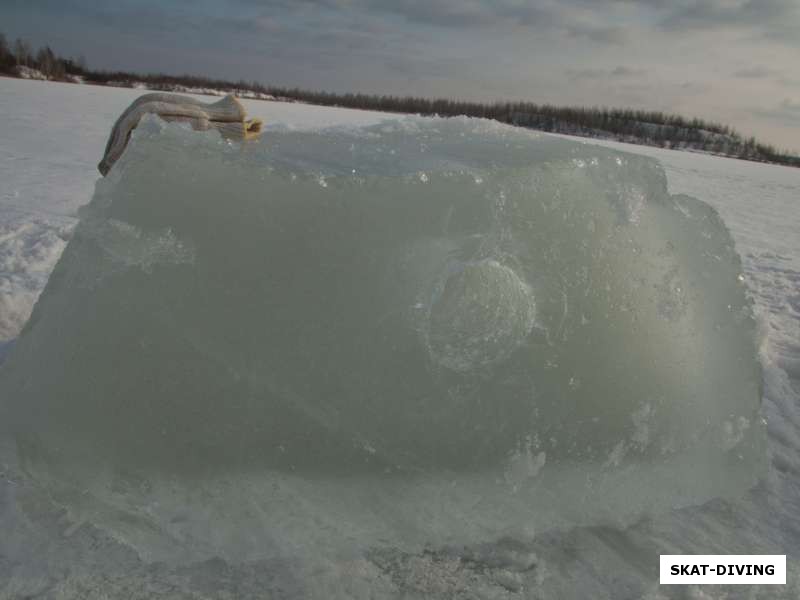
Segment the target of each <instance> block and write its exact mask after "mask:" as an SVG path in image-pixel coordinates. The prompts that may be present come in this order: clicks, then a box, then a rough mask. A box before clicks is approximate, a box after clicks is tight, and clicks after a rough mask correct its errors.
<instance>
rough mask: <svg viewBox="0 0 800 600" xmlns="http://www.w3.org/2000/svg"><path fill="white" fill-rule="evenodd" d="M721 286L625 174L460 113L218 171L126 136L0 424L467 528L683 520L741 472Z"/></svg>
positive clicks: (62, 460) (708, 255) (12, 382)
mask: <svg viewBox="0 0 800 600" xmlns="http://www.w3.org/2000/svg"><path fill="white" fill-rule="evenodd" d="M739 275H740V263H739V258H738V257H737V255H736V253H735V250H734V247H733V243H732V241H731V238H730V235H729V234H728V231H727V230H726V228H725V226H724V225H723V223H722V222H721V220H720V219H719V217H718V216H717V214H716V212H715V211H714V210H713V209H711V208H710V207H709V206H707V205H706V204H703V203H702V202H699V201H698V200H695V199H692V198H689V197H686V196H673V195H670V194H669V193H668V191H667V187H666V180H665V176H664V173H663V170H662V169H661V167H660V166H659V165H658V164H657V163H656V162H654V161H652V160H650V159H647V158H644V157H639V156H634V155H628V154H623V153H618V152H615V151H611V150H608V149H603V148H600V147H597V146H593V145H591V144H583V143H576V142H572V141H567V140H562V139H556V138H552V137H547V136H541V135H536V134H533V133H530V132H526V131H523V130H519V129H514V128H511V127H506V126H501V125H497V124H493V123H490V122H487V121H482V120H471V119H449V120H444V119H441V120H440V119H417V118H408V119H404V120H400V121H390V122H386V123H384V124H381V125H378V126H372V127H366V128H361V129H331V130H324V131H318V132H294V131H290V130H285V131H278V130H273V131H270V132H268V133H267V134H266V135H265V136H264V138H263V139H262V140H261V141H260V142H259V143H255V144H251V145H248V146H243V147H240V146H237V145H231V144H228V143H225V142H222V141H221V140H220V139H219V138H218V137H215V136H214V135H213V134H198V133H193V132H189V131H186V130H184V129H183V128H181V127H180V126H178V125H175V124H170V125H165V124H163V123H161V122H158V121H156V120H151V121H149V122H148V123H146V124H145V125H143V126H142V127H140V128H139V129H138V130H137V131H136V133H135V135H134V139H133V140H132V143H131V146H130V147H129V149H128V151H127V152H126V154H125V155H124V157H123V158H122V160H121V161H120V162H119V163H118V164H117V165H116V166H115V167H114V169H113V170H112V171H111V173H110V174H109V177H108V178H107V179H106V180H102V181H99V182H98V184H97V190H96V193H95V197H94V198H93V200H92V202H91V204H90V205H89V206H88V207H87V209H86V210H85V211H84V214H83V215H82V221H81V223H80V225H79V226H78V228H77V230H76V232H75V235H74V237H73V238H72V240H71V241H70V242H69V245H68V247H67V248H66V250H65V252H64V254H63V256H62V258H61V261H60V262H59V264H58V266H57V267H56V269H55V271H54V273H53V275H52V277H51V278H50V281H49V283H48V285H47V288H46V289H45V291H44V292H43V294H42V295H41V298H40V299H39V302H38V304H37V305H36V308H35V310H34V312H33V315H32V317H31V319H30V321H29V323H28V324H27V326H26V327H25V329H24V331H23V333H22V335H21V336H20V339H19V341H18V342H17V343H16V346H15V347H14V349H13V351H12V353H11V356H9V358H8V359H7V361H6V363H5V364H4V365H3V366H2V368H1V369H0V398H2V404H3V408H2V410H3V413H4V415H5V419H6V422H7V423H8V424H9V425H10V427H11V428H12V429H13V430H14V432H15V433H16V434H17V436H18V438H19V440H20V449H21V452H22V454H23V455H26V453H27V455H29V456H30V457H31V460H32V461H34V462H35V461H36V460H39V461H40V462H42V464H44V463H46V464H48V465H61V466H59V467H52V469H54V470H55V471H58V469H61V468H63V469H64V472H69V469H70V467H69V465H73V466H74V465H78V464H80V465H84V466H85V464H87V461H90V462H91V461H99V462H102V463H105V464H109V465H111V466H112V468H116V469H124V470H126V472H130V471H131V470H135V471H137V472H140V473H143V474H144V475H142V477H145V478H147V477H149V476H150V475H148V474H153V475H152V476H153V477H161V476H169V477H173V476H176V475H178V476H180V475H181V474H187V473H191V474H192V476H199V477H201V478H202V477H213V476H218V475H219V474H220V473H226V474H230V473H235V472H239V471H247V472H250V473H252V472H261V473H269V472H273V473H285V474H290V475H291V477H295V478H299V481H302V482H303V483H302V485H303V486H313V485H314V482H315V481H319V482H322V481H325V482H326V483H325V484H324V485H326V486H327V485H333V486H338V485H342V486H344V488H343V489H348V490H350V491H348V492H347V493H348V494H349V493H351V492H352V490H353V489H355V487H353V486H358V485H362V484H363V482H365V481H369V482H370V484H369V486H370V489H371V490H373V492H371V493H374V494H380V493H381V492H379V491H376V490H381V489H383V490H385V495H386V496H385V498H384V500H385V502H391V498H392V497H398V494H400V495H402V494H404V493H405V494H409V495H411V494H419V495H420V496H419V497H430V498H434V497H435V498H441V496H440V494H441V493H442V492H441V489H444V488H445V487H446V488H447V489H448V490H451V491H448V492H447V493H448V495H449V497H450V500H449V501H448V503H447V506H449V508H447V509H444V508H443V509H442V510H447V511H456V512H458V514H460V515H463V516H464V518H465V519H467V520H471V522H473V523H476V522H480V523H483V524H484V525H486V523H489V522H490V523H492V524H493V525H486V527H485V528H484V531H486V530H487V528H488V529H491V527H493V526H495V525H497V524H498V523H503V522H504V521H506V520H507V521H509V522H512V521H513V522H536V523H538V522H540V521H542V519H546V520H547V522H548V523H550V524H552V523H558V522H560V521H559V519H561V521H563V522H572V521H579V522H586V521H587V520H588V521H591V520H592V517H591V515H592V514H595V513H597V514H599V513H603V511H607V512H611V513H614V514H621V513H620V511H618V510H617V508H614V507H615V506H617V505H619V504H620V503H622V504H625V505H626V506H627V507H629V508H630V511H627V512H630V513H634V512H636V511H637V510H639V509H642V508H643V507H653V506H663V507H671V506H676V505H681V504H685V503H690V502H700V501H703V500H706V499H708V498H711V497H714V496H716V495H719V494H729V493H737V492H739V491H741V490H743V489H746V488H747V487H748V486H749V485H750V484H751V483H752V482H753V481H754V480H755V478H756V477H757V476H758V474H759V468H760V464H761V455H762V438H763V431H762V424H761V420H760V418H759V403H760V384H761V375H760V368H759V363H758V360H757V356H756V349H755V343H754V335H755V332H754V330H755V327H754V320H753V316H752V313H751V307H750V303H749V301H748V300H747V298H746V295H745V290H744V287H743V284H742V283H741V281H740V280H739ZM42 457H46V458H42ZM156 474H158V475H156ZM165 474H166V475H165ZM345 482H350V483H349V484H348V485H349V486H350V487H348V486H347V485H345ZM358 482H361V483H358ZM320 485H323V484H322V483H320ZM448 486H459V487H456V488H452V487H448ZM440 488H441V489H440ZM453 489H457V490H458V491H457V492H453V491H452V490H453ZM398 490H403V492H398ZM412 490H416V491H413V492H412ZM433 490H439V491H433ZM343 493H344V492H343ZM426 494H427V496H426ZM489 499H491V500H489ZM487 502H488V503H489V504H490V505H491V507H492V508H491V509H487V508H486V503H487ZM345 504H346V503H345ZM382 506H383V509H385V508H386V504H385V503H384V504H382ZM429 508H430V511H431V514H433V513H435V512H436V511H435V510H434V509H433V508H432V507H429ZM383 509H382V510H383ZM342 510H344V511H345V512H346V510H345V509H344V508H343V509H342ZM359 510H361V513H360V514H359V515H358V516H356V517H354V518H358V519H364V520H365V521H368V519H367V517H365V516H364V508H363V507H362V508H361V509H359ZM367 510H373V509H367ZM374 510H377V509H374ZM459 511H460V512H459ZM482 511H483V512H482ZM615 511H616V512H615ZM622 512H625V511H622ZM376 514H377V513H376ZM490 514H491V517H489V516H488V515H490ZM537 515H538V516H537ZM554 515H555V516H557V517H558V518H555V517H554ZM427 518H430V519H433V520H436V518H437V517H435V516H430V515H427V516H426V515H419V519H420V524H422V523H423V522H424V521H425V519H427ZM376 519H377V520H378V521H380V517H376ZM420 529H421V531H426V528H425V527H422V526H421V528H420ZM446 529H447V528H446ZM434 530H436V528H435V527H434V528H432V529H431V528H428V529H427V531H428V532H430V531H434ZM448 531H450V530H449V529H448ZM451 533H452V532H451ZM448 539H449V538H448Z"/></svg>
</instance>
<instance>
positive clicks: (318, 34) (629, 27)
mask: <svg viewBox="0 0 800 600" xmlns="http://www.w3.org/2000/svg"><path fill="white" fill-rule="evenodd" d="M0 30H2V31H3V32H4V33H5V34H6V37H8V38H12V39H13V38H14V37H17V36H21V37H24V38H27V39H28V40H29V41H31V42H32V43H33V44H34V45H37V46H38V45H41V44H45V43H49V44H50V45H51V46H52V47H53V49H54V50H56V51H57V52H59V53H61V54H65V55H75V56H77V55H81V54H82V55H84V56H85V57H86V59H87V60H88V62H89V65H90V66H91V67H94V68H102V69H131V70H137V71H162V72H169V73H192V74H198V75H209V76H216V77H225V78H230V79H239V78H245V79H248V80H258V81H261V82H263V83H267V84H276V85H284V86H295V85H296V86H301V87H304V88H311V89H325V90H331V91H364V92H375V93H390V94H415V95H425V96H448V97H460V98H466V99H475V100H497V99H512V100H516V99H520V100H531V101H534V102H541V103H544V102H550V103H555V104H578V105H607V106H630V107H635V108H645V109H656V110H668V111H673V112H678V113H681V114H684V115H687V116H700V117H704V118H709V119H713V120H717V121H721V122H724V123H728V124H731V125H733V126H734V127H736V128H737V129H739V130H740V131H741V132H742V133H745V134H748V135H750V134H754V135H756V136H757V137H759V138H760V139H762V140H763V141H767V142H770V143H773V144H775V145H777V146H779V147H781V148H788V149H791V150H794V151H798V150H800V0H528V1H523V0H227V1H226V0H20V1H17V0H0Z"/></svg>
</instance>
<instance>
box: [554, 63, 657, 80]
mask: <svg viewBox="0 0 800 600" xmlns="http://www.w3.org/2000/svg"><path fill="white" fill-rule="evenodd" d="M567 73H568V74H569V76H570V79H607V78H610V77H614V78H617V79H623V78H629V77H644V76H645V75H646V74H647V72H646V71H645V70H644V69H634V68H631V67H625V66H622V65H620V66H618V67H615V68H613V69H596V68H586V69H569V70H568V71H567Z"/></svg>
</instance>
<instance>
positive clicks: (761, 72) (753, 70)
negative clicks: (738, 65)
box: [733, 65, 778, 79]
mask: <svg viewBox="0 0 800 600" xmlns="http://www.w3.org/2000/svg"><path fill="white" fill-rule="evenodd" d="M777 74H778V72H777V71H775V70H773V69H770V68H768V67H764V66H761V65H759V66H756V67H747V68H744V69H738V70H737V71H734V72H733V76H734V77H738V78H740V79H766V78H768V77H772V76H774V75H777Z"/></svg>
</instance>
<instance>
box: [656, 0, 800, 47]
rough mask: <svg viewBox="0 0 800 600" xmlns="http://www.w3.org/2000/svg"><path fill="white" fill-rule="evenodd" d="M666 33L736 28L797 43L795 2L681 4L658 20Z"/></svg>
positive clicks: (798, 8)
mask: <svg viewBox="0 0 800 600" xmlns="http://www.w3.org/2000/svg"><path fill="white" fill-rule="evenodd" d="M660 26H661V27H662V28H663V29H665V30H668V31H696V30H721V29H738V30H742V31H751V32H755V33H756V34H757V35H758V36H760V37H763V38H768V39H773V40H776V41H783V42H788V43H791V44H798V43H800V35H798V31H800V4H799V3H798V2H797V1H796V0H693V1H685V0H684V1H682V2H680V3H678V6H677V7H676V8H673V9H672V10H670V11H669V12H668V13H667V14H666V16H665V17H664V18H662V20H661V21H660Z"/></svg>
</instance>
